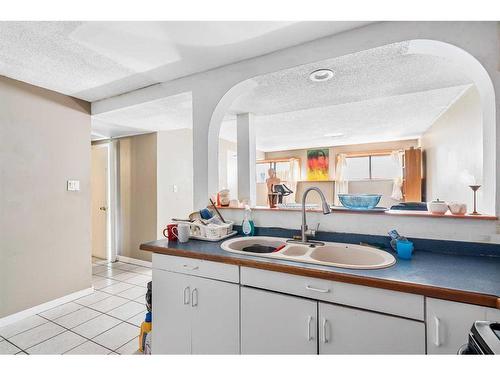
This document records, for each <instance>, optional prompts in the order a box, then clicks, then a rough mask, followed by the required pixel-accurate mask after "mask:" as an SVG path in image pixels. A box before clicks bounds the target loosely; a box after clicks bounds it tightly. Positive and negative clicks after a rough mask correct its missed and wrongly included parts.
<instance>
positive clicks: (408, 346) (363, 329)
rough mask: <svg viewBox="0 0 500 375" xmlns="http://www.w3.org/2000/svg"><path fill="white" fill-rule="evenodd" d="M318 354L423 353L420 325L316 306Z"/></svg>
mask: <svg viewBox="0 0 500 375" xmlns="http://www.w3.org/2000/svg"><path fill="white" fill-rule="evenodd" d="M318 323H319V353H320V354H425V325H424V323H423V322H417V321H414V320H409V319H404V318H397V317H393V316H388V315H384V314H380V313H375V312H369V311H364V310H358V309H354V308H348V307H343V306H337V305H332V304H328V303H319V322H318Z"/></svg>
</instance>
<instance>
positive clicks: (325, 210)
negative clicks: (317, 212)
mask: <svg viewBox="0 0 500 375" xmlns="http://www.w3.org/2000/svg"><path fill="white" fill-rule="evenodd" d="M312 190H314V191H316V192H317V193H318V194H319V197H320V198H321V206H322V209H323V215H328V214H330V213H331V212H332V210H331V209H330V205H329V204H328V202H327V201H326V198H325V195H324V194H323V192H322V191H321V190H320V189H319V188H317V187H315V186H313V187H310V188H308V189H306V191H304V194H302V225H301V227H300V237H301V240H300V242H301V243H304V244H307V243H310V242H311V241H308V240H307V231H308V228H307V218H306V198H307V195H308V194H309V192H311V191H312Z"/></svg>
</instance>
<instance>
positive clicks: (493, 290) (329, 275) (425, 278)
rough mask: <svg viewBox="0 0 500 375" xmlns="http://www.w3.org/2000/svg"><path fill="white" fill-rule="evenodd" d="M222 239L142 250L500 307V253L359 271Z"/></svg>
mask: <svg viewBox="0 0 500 375" xmlns="http://www.w3.org/2000/svg"><path fill="white" fill-rule="evenodd" d="M222 242H223V241H219V242H206V241H198V240H190V241H189V242H187V243H182V244H181V243H178V242H170V243H169V242H168V241H167V240H158V241H152V242H148V243H144V244H142V245H141V246H140V249H142V250H146V251H151V252H154V253H158V254H166V255H173V256H180V257H187V258H195V259H204V260H209V261H214V262H221V263H227V264H234V265H239V266H245V267H253V268H259V269H265V270H270V271H276V272H284V273H290V274H294V275H301V276H307V277H315V278H319V279H327V280H333V281H340V282H346V283H351V284H357V285H365V286H370V287H376V288H382V289H389V290H395V291H400V292H406V293H413V294H420V295H424V296H427V297H434V298H441V299H446V300H450V301H457V302H463V303H471V304H476V305H481V306H487V307H495V308H498V309H500V257H491V256H468V255H449V254H439V253H436V252H429V251H416V252H415V253H414V256H413V258H412V259H411V260H401V259H397V263H396V264H395V265H394V266H391V267H389V268H383V269H377V270H353V269H345V268H338V267H331V266H323V265H316V264H309V263H301V262H295V261H286V260H279V259H272V258H265V257H259V256H256V255H243V254H242V255H240V254H235V253H230V252H227V251H225V250H223V249H222V248H221V247H220V244H221V243H222ZM153 267H154V265H153Z"/></svg>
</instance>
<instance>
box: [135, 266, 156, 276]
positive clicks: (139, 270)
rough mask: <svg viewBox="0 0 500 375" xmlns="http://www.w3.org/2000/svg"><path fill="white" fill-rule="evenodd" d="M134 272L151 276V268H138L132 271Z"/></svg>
mask: <svg viewBox="0 0 500 375" xmlns="http://www.w3.org/2000/svg"><path fill="white" fill-rule="evenodd" d="M134 272H135V273H140V274H141V275H146V276H151V275H152V274H153V270H152V269H151V268H146V267H138V268H136V269H135V270H134Z"/></svg>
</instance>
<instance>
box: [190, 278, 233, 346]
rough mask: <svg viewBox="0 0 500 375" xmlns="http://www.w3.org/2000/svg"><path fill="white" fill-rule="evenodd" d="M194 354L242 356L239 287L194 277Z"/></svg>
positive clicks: (192, 299)
mask: <svg viewBox="0 0 500 375" xmlns="http://www.w3.org/2000/svg"><path fill="white" fill-rule="evenodd" d="M190 285H191V286H192V289H191V332H192V333H191V345H192V353H193V354H239V352H240V286H239V284H231V283H227V282H223V281H215V280H210V279H203V278H199V277H192V280H191V284H190Z"/></svg>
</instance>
